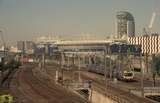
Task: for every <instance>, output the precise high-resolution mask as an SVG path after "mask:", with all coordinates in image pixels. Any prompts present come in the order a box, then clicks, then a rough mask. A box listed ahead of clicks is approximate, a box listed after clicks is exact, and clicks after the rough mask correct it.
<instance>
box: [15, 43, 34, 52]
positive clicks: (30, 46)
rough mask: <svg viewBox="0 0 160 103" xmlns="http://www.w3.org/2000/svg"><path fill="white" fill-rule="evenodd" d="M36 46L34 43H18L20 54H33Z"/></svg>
mask: <svg viewBox="0 0 160 103" xmlns="http://www.w3.org/2000/svg"><path fill="white" fill-rule="evenodd" d="M34 48H35V44H34V42H33V41H18V42H17V49H18V51H19V52H22V53H27V54H33V53H34Z"/></svg>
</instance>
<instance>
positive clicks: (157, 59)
mask: <svg viewBox="0 0 160 103" xmlns="http://www.w3.org/2000/svg"><path fill="white" fill-rule="evenodd" d="M157 75H158V76H160V55H155V54H153V55H152V78H153V82H154V86H155V85H156V76H157Z"/></svg>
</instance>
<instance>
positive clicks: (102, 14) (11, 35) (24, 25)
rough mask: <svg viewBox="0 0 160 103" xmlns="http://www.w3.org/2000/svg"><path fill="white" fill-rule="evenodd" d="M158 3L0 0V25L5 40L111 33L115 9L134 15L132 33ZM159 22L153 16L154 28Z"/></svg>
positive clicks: (139, 30)
mask: <svg viewBox="0 0 160 103" xmlns="http://www.w3.org/2000/svg"><path fill="white" fill-rule="evenodd" d="M158 4H159V2H158V0H141V1H140V0H134V1H133V0H122V1H115V0H99V1H97V0H67V1H66V0H45V1H43V0H12V1H10V0H0V14H1V15H0V29H1V30H2V31H3V34H4V38H5V40H6V42H9V43H13V42H15V41H17V40H33V38H36V37H38V36H42V35H48V34H51V35H52V34H56V35H62V36H63V35H64V36H69V35H74V34H75V35H77V34H82V33H87V34H97V35H100V36H105V35H110V34H115V19H116V12H118V11H128V12H130V13H131V14H132V15H133V16H134V18H135V25H136V34H141V33H142V30H143V28H144V27H148V25H149V22H150V20H151V16H152V13H153V12H156V13H157V14H158V13H159V9H158V6H157V5H158ZM158 16H159V14H158ZM159 24H160V21H159V17H157V18H156V22H155V23H154V25H153V31H154V32H160V31H159V30H158V29H159Z"/></svg>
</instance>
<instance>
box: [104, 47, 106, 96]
mask: <svg viewBox="0 0 160 103" xmlns="http://www.w3.org/2000/svg"><path fill="white" fill-rule="evenodd" d="M106 52H107V50H106V46H104V70H105V74H104V77H105V86H106V88H105V95H106V93H107V67H106Z"/></svg>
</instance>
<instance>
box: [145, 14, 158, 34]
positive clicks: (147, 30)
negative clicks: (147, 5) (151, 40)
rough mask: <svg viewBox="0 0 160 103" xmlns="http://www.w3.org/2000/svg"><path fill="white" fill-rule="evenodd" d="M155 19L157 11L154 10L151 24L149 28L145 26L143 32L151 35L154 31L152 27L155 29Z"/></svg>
mask: <svg viewBox="0 0 160 103" xmlns="http://www.w3.org/2000/svg"><path fill="white" fill-rule="evenodd" d="M155 19H156V12H153V13H152V17H151V20H150V24H149V25H148V28H147V29H146V28H143V34H144V35H149V34H151V33H152V29H153V24H154V22H155Z"/></svg>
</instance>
